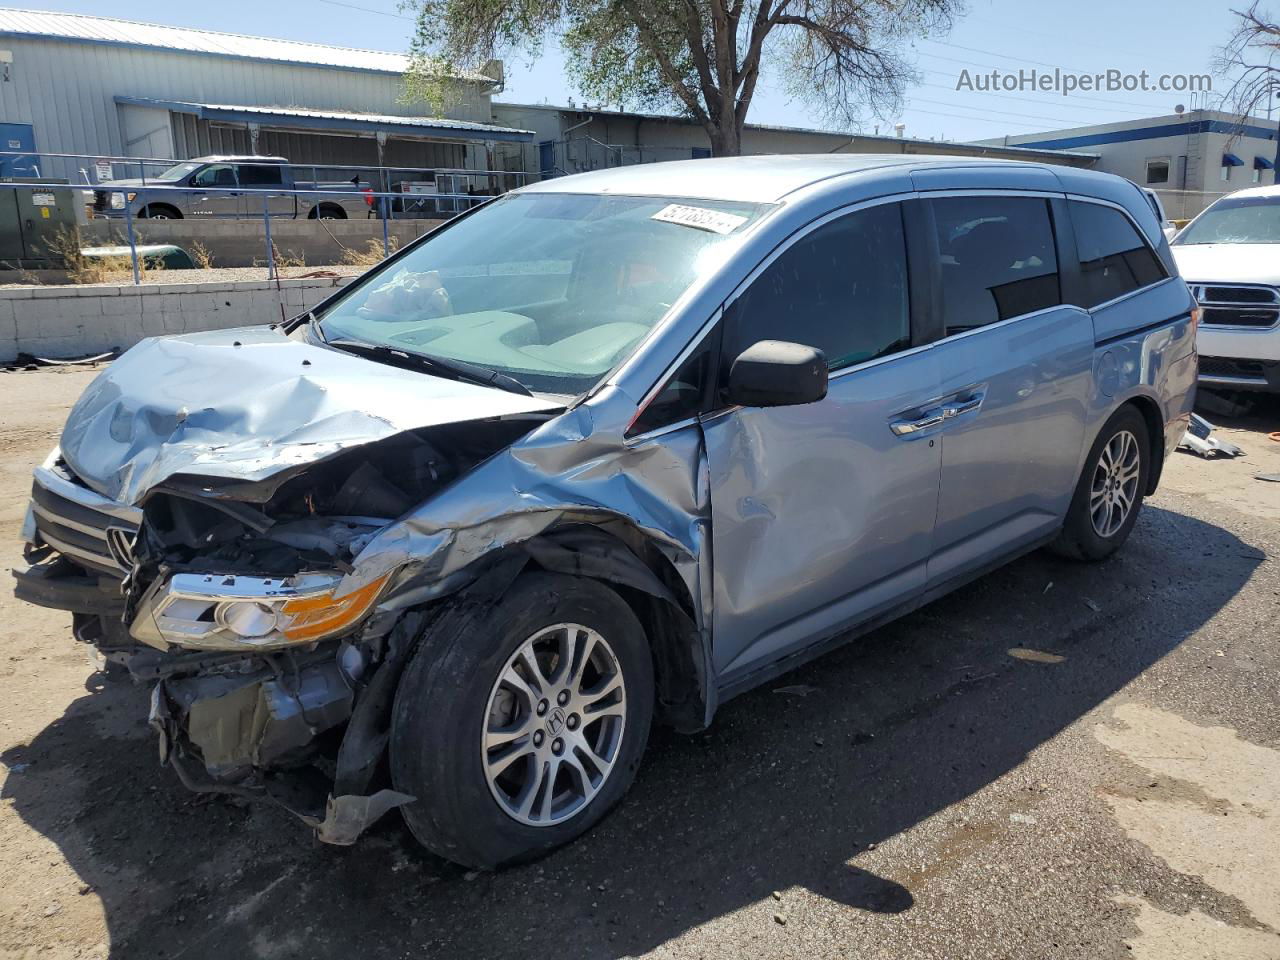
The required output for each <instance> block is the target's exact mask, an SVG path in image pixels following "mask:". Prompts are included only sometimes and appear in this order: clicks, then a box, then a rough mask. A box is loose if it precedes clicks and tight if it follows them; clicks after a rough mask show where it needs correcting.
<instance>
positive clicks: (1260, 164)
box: [1253, 157, 1275, 170]
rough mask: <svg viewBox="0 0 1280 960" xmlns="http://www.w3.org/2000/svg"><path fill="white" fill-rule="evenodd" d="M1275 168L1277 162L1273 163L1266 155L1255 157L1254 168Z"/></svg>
mask: <svg viewBox="0 0 1280 960" xmlns="http://www.w3.org/2000/svg"><path fill="white" fill-rule="evenodd" d="M1274 168H1275V164H1274V163H1272V162H1271V161H1270V160H1268V159H1267V158H1266V157H1254V158H1253V169H1255V170H1272V169H1274Z"/></svg>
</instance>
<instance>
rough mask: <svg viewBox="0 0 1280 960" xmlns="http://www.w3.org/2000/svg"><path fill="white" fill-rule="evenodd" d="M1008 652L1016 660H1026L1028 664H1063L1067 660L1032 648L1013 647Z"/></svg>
mask: <svg viewBox="0 0 1280 960" xmlns="http://www.w3.org/2000/svg"><path fill="white" fill-rule="evenodd" d="M1008 652H1009V656H1011V657H1013V658H1014V659H1017V660H1026V661H1027V662H1028V663H1062V662H1063V661H1064V660H1066V659H1067V658H1066V657H1063V656H1060V655H1059V654H1056V653H1047V652H1045V651H1044V650H1032V649H1031V648H1030V647H1011V648H1010V649H1009V651H1008Z"/></svg>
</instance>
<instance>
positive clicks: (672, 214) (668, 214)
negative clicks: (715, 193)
mask: <svg viewBox="0 0 1280 960" xmlns="http://www.w3.org/2000/svg"><path fill="white" fill-rule="evenodd" d="M652 219H654V220H661V221H662V222H663V223H678V224H680V225H681V226H685V227H694V228H695V229H698V230H710V231H711V232H712V233H733V231H734V230H737V229H738V227H740V226H742V225H743V224H744V223H746V222H747V218H746V217H740V216H738V215H737V214H733V213H721V212H720V211H719V210H708V209H707V208H706V207H688V206H685V205H684V204H682V203H669V204H667V205H666V206H665V207H663V208H662V209H661V210H659V211H658V212H657V213H655V214H654V215H653V217H652Z"/></svg>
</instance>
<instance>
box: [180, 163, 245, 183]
mask: <svg viewBox="0 0 1280 960" xmlns="http://www.w3.org/2000/svg"><path fill="white" fill-rule="evenodd" d="M191 185H192V186H193V187H234V186H235V185H236V175H235V171H234V170H232V169H231V165H230V164H226V163H214V164H210V165H209V166H207V167H205V168H204V169H203V170H201V171H200V172H199V173H197V174H196V175H195V176H194V177H192V178H191Z"/></svg>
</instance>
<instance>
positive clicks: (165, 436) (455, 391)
mask: <svg viewBox="0 0 1280 960" xmlns="http://www.w3.org/2000/svg"><path fill="white" fill-rule="evenodd" d="M556 409H558V405H557V404H556V403H554V402H553V401H549V400H545V399H539V398H536V397H525V396H521V395H519V394H515V393H509V392H506V391H503V390H497V389H494V388H491V387H482V386H479V385H476V384H469V383H462V382H458V381H453V380H446V379H443V378H441V377H434V376H429V375H426V374H421V373H417V372H414V371H410V370H401V369H397V368H395V367H390V366H387V365H385V364H380V363H375V362H373V361H371V360H366V359H364V358H361V357H356V356H352V355H350V354H346V353H341V352H339V351H336V350H330V349H327V348H324V347H318V346H313V345H311V344H307V343H301V342H298V341H297V340H292V339H289V338H288V337H286V336H285V335H284V334H283V333H281V332H280V331H278V330H271V329H269V328H267V327H245V328H243V329H239V330H220V331H216V332H212V333H198V334H191V335H188V336H180V337H167V338H164V339H153V340H144V341H143V342H142V343H140V344H138V345H137V346H136V347H134V348H133V349H132V350H130V351H128V352H127V353H126V354H125V355H124V356H122V357H120V359H118V360H116V361H115V362H114V363H112V364H111V365H110V366H109V367H108V368H107V369H106V370H105V371H103V373H102V374H101V375H100V376H99V377H98V378H97V379H96V380H94V381H93V383H92V384H90V385H89V387H88V389H87V390H85V392H84V394H83V395H82V396H81V397H80V399H79V400H78V401H77V402H76V405H75V406H74V407H73V408H72V410H71V415H70V417H69V418H68V419H67V424H66V426H65V427H64V428H63V431H62V455H63V457H64V458H65V459H66V461H67V464H68V465H69V466H70V467H71V469H72V470H74V471H75V473H76V474H77V475H78V476H79V477H80V478H81V479H82V480H84V482H85V483H87V484H88V485H89V486H91V487H92V488H93V489H95V490H97V491H98V492H99V493H101V494H103V495H104V496H108V497H111V498H113V499H115V500H120V501H124V502H127V503H136V502H138V501H139V500H140V499H141V498H142V496H143V495H144V494H145V493H146V492H147V491H148V490H150V489H151V488H152V487H154V486H155V485H156V484H158V483H160V482H161V481H163V480H165V479H167V478H169V477H171V476H174V475H176V474H190V475H196V476H206V477H222V478H228V479H235V480H246V481H257V480H265V479H266V478H268V477H270V476H273V475H274V474H277V473H279V472H281V471H283V470H287V469H289V468H292V467H298V466H304V465H307V464H310V463H314V462H316V461H319V460H323V459H325V458H326V457H329V456H332V455H333V454H335V453H338V452H339V451H341V450H345V449H348V448H350V447H355V446H359V445H362V444H366V443H371V442H373V441H375V440H381V439H384V438H386V437H390V436H394V435H395V434H397V433H402V432H404V431H405V430H413V429H418V428H421V427H429V426H435V425H438V424H444V423H459V422H464V421H468V420H480V419H485V418H489V417H500V416H509V415H512V414H521V413H535V412H541V411H553V410H556Z"/></svg>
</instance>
